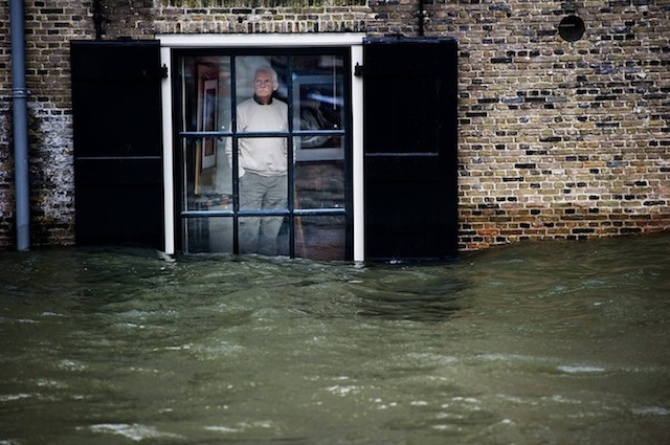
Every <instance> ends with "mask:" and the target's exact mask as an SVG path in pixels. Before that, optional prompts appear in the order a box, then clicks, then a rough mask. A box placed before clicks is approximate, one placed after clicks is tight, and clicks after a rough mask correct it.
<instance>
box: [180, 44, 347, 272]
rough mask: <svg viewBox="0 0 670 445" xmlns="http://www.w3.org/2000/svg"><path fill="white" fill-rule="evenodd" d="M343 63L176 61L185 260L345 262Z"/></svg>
mask: <svg viewBox="0 0 670 445" xmlns="http://www.w3.org/2000/svg"><path fill="white" fill-rule="evenodd" d="M346 54H347V53H346V52H345V51H343V50H342V49H339V48H327V49H323V50H318V49H302V50H298V49H290V50H287V49H283V50H282V49H277V50H273V51H269V50H262V51H258V50H246V51H243V50H240V49H235V50H232V49H231V50H224V49H217V50H197V51H196V50H189V51H183V52H179V51H177V52H175V55H176V56H177V57H176V58H175V59H176V61H177V63H176V64H174V65H173V66H174V67H176V71H177V73H175V74H176V75H175V76H173V79H177V81H176V85H174V86H175V92H176V93H177V94H176V95H175V97H177V98H179V100H177V101H176V102H175V103H176V110H175V116H176V118H177V124H178V128H177V132H176V141H177V143H176V144H175V147H176V151H177V153H175V155H176V156H175V159H176V160H177V162H176V163H175V164H176V170H177V171H176V177H177V182H176V183H177V184H179V193H178V196H177V201H178V202H177V208H178V209H179V214H178V222H179V226H180V227H181V237H180V240H178V242H180V248H181V251H182V252H184V253H233V254H260V255H267V256H276V255H279V256H289V257H292V258H293V257H304V258H311V259H323V260H345V259H350V258H351V255H352V253H351V252H352V246H351V244H352V240H351V238H352V236H351V232H352V216H351V207H352V206H351V187H350V185H349V184H350V183H351V179H350V176H351V174H350V170H351V167H350V165H351V154H350V152H351V149H350V145H351V136H350V134H349V133H350V130H349V129H350V127H351V125H350V120H351V113H350V111H349V110H350V105H349V96H350V95H349V94H348V91H349V85H348V84H347V82H348V80H347V79H348V76H346V75H345V73H348V72H349V65H350V63H349V60H348V58H347V57H346Z"/></svg>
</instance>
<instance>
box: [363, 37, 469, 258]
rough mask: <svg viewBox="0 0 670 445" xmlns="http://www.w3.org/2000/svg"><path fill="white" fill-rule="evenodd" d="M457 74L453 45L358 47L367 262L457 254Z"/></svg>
mask: <svg viewBox="0 0 670 445" xmlns="http://www.w3.org/2000/svg"><path fill="white" fill-rule="evenodd" d="M457 72H458V70H457V45H456V42H455V41H454V40H452V39H443V38H437V39H430V38H418V39H411V38H402V37H400V38H399V37H390V38H378V39H367V40H366V41H365V42H364V53H363V70H362V73H363V82H364V98H363V107H364V125H365V127H364V138H365V139H364V166H365V167H364V168H365V256H366V258H367V259H371V260H391V259H397V260H435V259H445V258H449V257H452V256H454V255H456V254H457V250H458V209H457V205H458V190H457V182H458V180H457V174H458V153H457V97H458V96H457V89H458V81H457Z"/></svg>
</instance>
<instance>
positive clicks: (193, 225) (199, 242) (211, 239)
mask: <svg viewBox="0 0 670 445" xmlns="http://www.w3.org/2000/svg"><path fill="white" fill-rule="evenodd" d="M184 221H185V226H186V227H185V234H184V238H185V239H184V251H186V252H187V253H231V252H232V251H233V219H232V218H225V217H218V218H216V217H208V218H187V219H185V220H184Z"/></svg>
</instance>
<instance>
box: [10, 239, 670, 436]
mask: <svg viewBox="0 0 670 445" xmlns="http://www.w3.org/2000/svg"><path fill="white" fill-rule="evenodd" d="M145 253H149V252H142V251H136V250H127V251H123V250H97V251H92V250H76V249H59V250H49V251H33V252H30V253H16V252H3V253H0V354H1V355H0V444H1V445H24V444H64V445H65V444H67V445H77V444H96V445H97V444H102V445H106V444H129V443H138V442H139V443H148V444H158V443H161V444H163V443H165V444H223V443H225V444H235V443H244V444H266V443H282V444H380V445H389V444H391V445H392V444H419V445H425V444H512V443H514V444H570V445H573V444H589V445H593V444H666V443H670V292H669V289H670V234H669V235H660V236H648V237H633V238H623V239H616V240H602V241H597V242H584V243H572V242H565V243H537V244H522V245H518V246H511V247H505V248H497V249H493V250H490V251H487V252H480V253H473V254H464V255H463V256H462V258H461V260H460V261H459V262H458V263H455V264H446V265H392V266H391V265H374V266H361V265H351V264H320V263H312V262H300V261H285V260H268V259H258V258H256V259H244V260H239V259H232V258H222V257H218V258H214V257H208V258H185V259H179V260H178V261H176V262H173V263H169V262H165V261H161V260H157V259H154V258H150V257H145V256H143V254H145Z"/></svg>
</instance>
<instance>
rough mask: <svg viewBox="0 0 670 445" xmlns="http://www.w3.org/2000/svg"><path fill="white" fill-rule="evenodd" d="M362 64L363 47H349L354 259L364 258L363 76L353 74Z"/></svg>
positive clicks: (360, 259)
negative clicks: (357, 65) (357, 66)
mask: <svg viewBox="0 0 670 445" xmlns="http://www.w3.org/2000/svg"><path fill="white" fill-rule="evenodd" d="M357 63H358V64H360V65H363V47H362V46H361V45H355V46H352V47H351V67H352V70H351V116H352V126H353V128H352V132H353V133H352V156H353V160H352V161H353V165H352V170H353V178H352V180H353V184H352V187H353V194H354V203H353V206H354V209H353V212H354V261H363V260H364V259H365V218H364V212H363V209H364V207H363V205H364V202H363V196H364V194H363V184H364V181H363V171H364V169H363V160H364V159H363V78H362V77H356V76H354V67H355V66H356V64H357Z"/></svg>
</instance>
